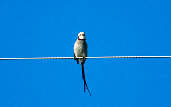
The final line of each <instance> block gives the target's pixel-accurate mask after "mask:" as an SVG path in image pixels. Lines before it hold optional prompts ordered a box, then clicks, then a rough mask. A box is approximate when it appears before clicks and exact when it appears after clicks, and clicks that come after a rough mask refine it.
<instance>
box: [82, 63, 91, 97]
mask: <svg viewBox="0 0 171 107" xmlns="http://www.w3.org/2000/svg"><path fill="white" fill-rule="evenodd" d="M81 67H82V78H83V81H84V92H85V91H86V88H87V91H88V93H89V94H90V96H91V92H90V90H89V88H88V85H87V82H86V78H85V72H84V64H83V63H81Z"/></svg>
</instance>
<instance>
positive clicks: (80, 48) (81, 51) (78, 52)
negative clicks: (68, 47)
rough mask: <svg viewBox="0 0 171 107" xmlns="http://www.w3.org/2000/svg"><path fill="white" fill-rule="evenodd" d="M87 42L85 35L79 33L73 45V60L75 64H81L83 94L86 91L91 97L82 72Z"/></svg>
mask: <svg viewBox="0 0 171 107" xmlns="http://www.w3.org/2000/svg"><path fill="white" fill-rule="evenodd" d="M87 48H88V46H87V42H86V37H85V33H84V32H80V33H79V34H78V38H77V40H76V42H75V44H74V59H75V60H76V61H77V64H79V62H80V63H81V68H82V78H83V81H84V92H85V91H86V89H87V91H88V93H89V94H90V96H91V92H90V90H89V88H88V85H87V82H86V78H85V72H84V63H85V60H86V58H85V57H87ZM77 57H82V58H77Z"/></svg>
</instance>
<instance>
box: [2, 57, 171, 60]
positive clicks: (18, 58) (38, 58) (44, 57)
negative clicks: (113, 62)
mask: <svg viewBox="0 0 171 107" xmlns="http://www.w3.org/2000/svg"><path fill="white" fill-rule="evenodd" d="M77 58H80V59H81V58H83V57H77ZM85 58H86V59H101V58H171V56H102V57H85ZM22 59H74V57H31V58H0V60H22Z"/></svg>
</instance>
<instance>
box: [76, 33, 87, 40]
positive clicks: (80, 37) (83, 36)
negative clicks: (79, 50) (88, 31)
mask: <svg viewBox="0 0 171 107" xmlns="http://www.w3.org/2000/svg"><path fill="white" fill-rule="evenodd" d="M78 39H79V40H85V39H86V37H85V33H84V32H80V33H79V34H78Z"/></svg>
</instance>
